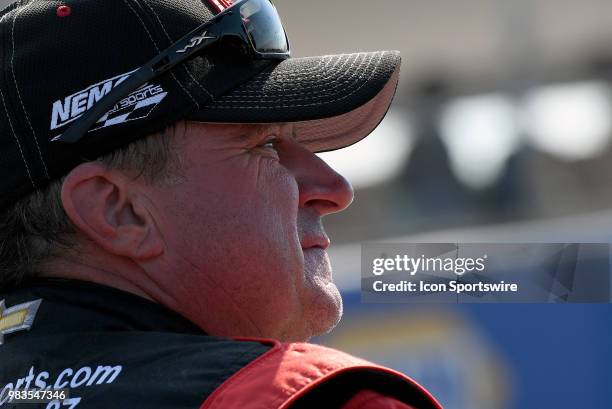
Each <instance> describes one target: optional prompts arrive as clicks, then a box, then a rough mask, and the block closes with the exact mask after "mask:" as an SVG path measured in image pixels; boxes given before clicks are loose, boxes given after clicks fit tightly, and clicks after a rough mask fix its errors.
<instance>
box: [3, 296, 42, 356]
mask: <svg viewBox="0 0 612 409" xmlns="http://www.w3.org/2000/svg"><path fill="white" fill-rule="evenodd" d="M41 302H42V300H35V301H30V302H26V303H23V304H19V305H15V306H14V307H11V308H8V309H7V308H6V306H5V305H4V300H0V345H2V344H3V343H4V335H6V334H10V333H13V332H16V331H23V330H29V329H30V328H32V324H33V323H34V317H36V311H38V307H39V306H40V303H41Z"/></svg>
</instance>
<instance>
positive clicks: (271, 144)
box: [261, 139, 276, 149]
mask: <svg viewBox="0 0 612 409" xmlns="http://www.w3.org/2000/svg"><path fill="white" fill-rule="evenodd" d="M261 147H262V148H266V149H276V139H271V140H269V141H267V142H266V143H264V144H262V145H261Z"/></svg>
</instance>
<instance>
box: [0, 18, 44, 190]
mask: <svg viewBox="0 0 612 409" xmlns="http://www.w3.org/2000/svg"><path fill="white" fill-rule="evenodd" d="M8 15H10V13H8V14H5V15H4V16H2V18H0V23H2V20H4V18H5V17H7V16H8ZM0 98H1V99H2V106H3V107H4V112H6V118H7V119H8V123H9V126H10V127H11V132H12V133H13V138H14V139H15V142H17V148H19V153H20V154H21V159H22V160H23V164H24V165H25V168H26V172H27V174H28V178H29V179H30V183H32V187H33V188H34V189H36V183H34V178H32V174H31V173H30V167H29V166H28V161H27V160H26V157H25V154H24V153H23V149H22V148H21V142H19V137H18V136H17V133H16V132H15V128H13V121H11V116H10V114H9V111H8V107H7V105H6V101H5V100H4V92H2V86H0Z"/></svg>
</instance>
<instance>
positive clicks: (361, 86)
mask: <svg viewBox="0 0 612 409" xmlns="http://www.w3.org/2000/svg"><path fill="white" fill-rule="evenodd" d="M380 60H382V55H381V57H380ZM379 66H380V65H379V64H376V67H375V68H374V69H373V70H372V72H371V73H370V76H369V77H368V79H367V80H365V81H364V82H363V84H361V85H360V86H359V87H358V88H356V89H354V90H353V91H352V92H350V93H349V94H346V95H344V96H342V97H338V98H335V99H332V100H330V101H325V104H331V103H333V102H337V101H340V100H343V99H346V98H348V97H350V96H351V95H353V94H354V93H356V92H357V91H359V90H360V89H361V88H363V87H364V86H365V84H367V83H368V81H369V80H370V79H371V78H372V76H373V75H374V73H375V72H376V71H377V70H378V67H379ZM316 105H322V104H297V105H276V106H251V107H240V109H278V108H298V107H311V106H316ZM210 109H213V110H214V109H236V107H235V106H228V105H225V106H224V105H219V106H212V107H210Z"/></svg>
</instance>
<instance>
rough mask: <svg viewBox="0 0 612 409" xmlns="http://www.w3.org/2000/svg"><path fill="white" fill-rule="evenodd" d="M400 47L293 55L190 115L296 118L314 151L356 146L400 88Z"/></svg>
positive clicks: (225, 119)
mask: <svg viewBox="0 0 612 409" xmlns="http://www.w3.org/2000/svg"><path fill="white" fill-rule="evenodd" d="M400 63H401V60H400V56H399V53H398V52H395V51H379V52H372V53H358V54H341V55H329V56H322V57H306V58H291V59H288V60H285V61H283V62H281V63H279V64H278V65H275V66H274V67H271V68H269V69H266V70H264V71H263V72H261V73H259V74H258V75H256V76H254V77H253V78H251V79H249V80H248V81H247V82H245V83H244V84H242V85H241V86H239V87H238V88H236V89H234V90H232V91H231V92H229V93H227V94H225V95H223V96H222V97H219V98H217V99H216V101H215V102H212V103H210V104H208V105H207V106H206V107H205V108H203V109H201V110H199V111H197V112H195V113H193V114H191V115H189V116H188V117H187V118H188V119H190V120H194V121H200V122H217V123H219V122H221V123H274V122H296V124H295V135H296V138H298V140H299V141H300V142H301V143H303V144H304V145H305V146H306V147H307V148H308V149H310V150H311V151H313V152H323V151H330V150H334V149H339V148H343V147H346V146H349V145H352V144H354V143H356V142H358V141H360V140H361V139H363V138H365V137H366V136H367V135H368V134H370V133H371V132H372V131H373V130H374V129H375V128H376V127H377V126H378V124H379V123H380V121H382V119H383V118H384V116H385V114H386V112H387V110H388V109H389V106H390V104H391V101H392V99H393V96H394V94H395V90H396V88H397V82H398V80H399V71H400Z"/></svg>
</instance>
